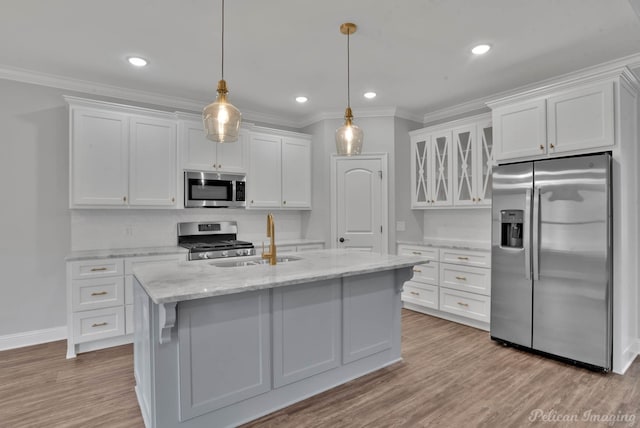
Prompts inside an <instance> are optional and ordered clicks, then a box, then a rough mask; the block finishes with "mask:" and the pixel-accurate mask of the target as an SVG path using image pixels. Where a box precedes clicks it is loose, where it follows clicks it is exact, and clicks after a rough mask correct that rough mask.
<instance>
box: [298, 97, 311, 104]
mask: <svg viewBox="0 0 640 428" xmlns="http://www.w3.org/2000/svg"><path fill="white" fill-rule="evenodd" d="M296 101H297V102H299V103H300V104H304V103H306V102H307V101H309V98H307V97H303V96H300V97H296Z"/></svg>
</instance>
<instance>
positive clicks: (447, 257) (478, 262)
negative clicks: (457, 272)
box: [440, 250, 491, 268]
mask: <svg viewBox="0 0 640 428" xmlns="http://www.w3.org/2000/svg"><path fill="white" fill-rule="evenodd" d="M440 253H441V254H440V261H441V262H445V263H456V264H459V265H467V266H476V267H486V268H490V267H491V253H489V252H488V251H486V252H485V251H471V250H440Z"/></svg>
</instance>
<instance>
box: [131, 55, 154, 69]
mask: <svg viewBox="0 0 640 428" xmlns="http://www.w3.org/2000/svg"><path fill="white" fill-rule="evenodd" d="M127 61H129V64H131V65H135V66H136V67H144V66H145V65H147V64H148V63H149V62H148V61H147V60H146V59H144V58H140V57H139V56H130V57H129V58H127Z"/></svg>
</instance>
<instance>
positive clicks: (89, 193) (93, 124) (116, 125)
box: [70, 109, 129, 207]
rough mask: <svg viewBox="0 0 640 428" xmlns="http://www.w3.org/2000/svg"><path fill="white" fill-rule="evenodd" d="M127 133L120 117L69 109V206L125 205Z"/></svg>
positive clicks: (116, 114)
mask: <svg viewBox="0 0 640 428" xmlns="http://www.w3.org/2000/svg"><path fill="white" fill-rule="evenodd" d="M128 130H129V125H128V119H127V116H126V115H124V114H120V113H111V112H106V111H100V110H91V109H74V110H73V115H72V128H71V177H70V180H71V201H70V206H71V207H77V206H80V207H81V206H85V205H125V204H126V203H127V195H128V189H127V175H128V170H127V169H128V159H127V156H128Z"/></svg>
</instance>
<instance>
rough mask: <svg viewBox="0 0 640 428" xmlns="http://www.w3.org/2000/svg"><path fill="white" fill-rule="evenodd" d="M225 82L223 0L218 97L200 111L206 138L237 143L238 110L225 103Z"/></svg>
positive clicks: (239, 117)
mask: <svg viewBox="0 0 640 428" xmlns="http://www.w3.org/2000/svg"><path fill="white" fill-rule="evenodd" d="M228 92H229V91H228V90H227V82H225V80H224V0H222V76H221V79H220V81H219V82H218V97H217V98H216V100H215V102H213V103H211V104H209V105H208V106H206V107H205V108H204V110H203V111H202V121H203V122H204V130H205V131H206V133H207V138H208V139H209V140H212V141H216V142H218V143H232V142H234V141H238V131H239V130H240V119H241V116H242V114H241V113H240V110H238V109H237V108H235V107H234V106H233V105H232V104H229V103H228V102H227V93H228Z"/></svg>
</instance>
